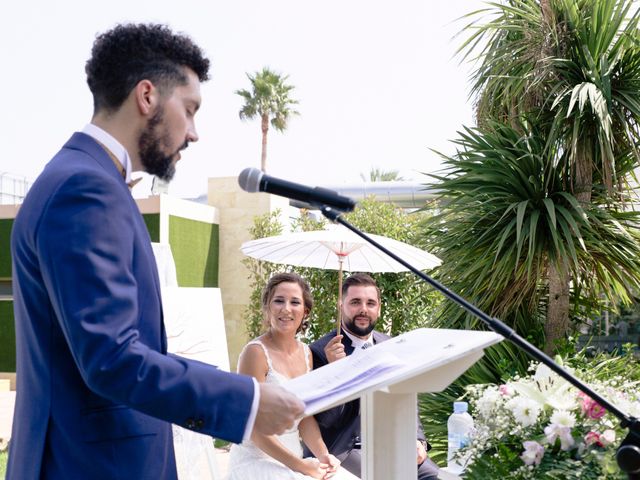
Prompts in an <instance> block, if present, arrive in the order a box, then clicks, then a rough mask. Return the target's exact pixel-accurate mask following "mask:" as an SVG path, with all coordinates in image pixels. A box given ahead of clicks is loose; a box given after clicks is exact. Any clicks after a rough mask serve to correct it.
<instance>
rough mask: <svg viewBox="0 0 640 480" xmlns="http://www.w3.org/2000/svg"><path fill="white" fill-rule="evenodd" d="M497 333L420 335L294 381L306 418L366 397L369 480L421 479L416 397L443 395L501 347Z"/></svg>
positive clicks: (385, 344) (364, 443)
mask: <svg viewBox="0 0 640 480" xmlns="http://www.w3.org/2000/svg"><path fill="white" fill-rule="evenodd" d="M502 339H503V337H502V336H500V335H498V334H496V333H493V332H476V331H469V330H445V329H426V328H423V329H418V330H414V331H411V332H408V333H405V334H402V335H399V336H398V337H395V338H392V339H390V340H388V341H386V342H383V343H380V344H377V345H376V346H375V347H374V348H369V349H366V350H360V351H356V352H354V353H353V354H352V355H350V356H349V357H347V358H345V359H343V360H340V361H338V362H334V363H332V364H329V365H327V366H325V367H322V368H320V369H318V370H314V371H313V372H310V373H308V374H307V375H303V376H302V377H298V378H295V379H293V380H290V381H289V382H287V384H286V385H285V387H286V388H288V389H289V390H291V391H292V392H294V393H295V394H296V395H298V396H299V397H300V398H301V399H302V400H304V401H305V403H306V406H307V408H306V410H305V413H306V414H307V415H312V414H314V413H317V412H320V411H322V410H326V409H328V408H330V407H333V406H335V405H339V404H342V403H345V402H348V401H350V400H353V399H355V398H358V397H360V399H361V400H360V410H361V421H362V432H361V433H362V448H363V451H362V462H363V464H362V478H363V480H389V479H394V480H404V479H410V480H414V479H415V478H416V415H417V394H418V393H423V392H439V391H442V390H444V389H445V388H446V387H447V386H448V385H449V384H450V383H451V382H453V381H454V380H455V379H456V378H458V377H459V376H460V375H461V374H462V373H463V372H464V371H465V370H467V369H468V368H469V367H470V366H471V365H473V364H474V363H475V362H476V361H477V360H478V359H479V358H480V357H482V355H483V352H484V349H485V348H487V347H489V346H491V345H493V344H495V343H497V342H499V341H501V340H502Z"/></svg>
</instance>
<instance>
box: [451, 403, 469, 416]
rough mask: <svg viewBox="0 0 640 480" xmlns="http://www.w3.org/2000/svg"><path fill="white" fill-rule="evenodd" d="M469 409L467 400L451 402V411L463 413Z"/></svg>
mask: <svg viewBox="0 0 640 480" xmlns="http://www.w3.org/2000/svg"><path fill="white" fill-rule="evenodd" d="M467 410H469V404H468V403H467V402H453V413H465V412H466V411H467Z"/></svg>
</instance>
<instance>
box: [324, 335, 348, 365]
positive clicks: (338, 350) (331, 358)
mask: <svg viewBox="0 0 640 480" xmlns="http://www.w3.org/2000/svg"><path fill="white" fill-rule="evenodd" d="M324 354H325V355H326V357H327V362H329V363H333V362H335V361H336V360H340V359H341V358H344V357H346V356H347V354H346V353H345V351H344V345H343V344H342V335H336V336H335V337H333V338H332V339H331V340H330V341H329V343H327V345H326V346H325V347H324Z"/></svg>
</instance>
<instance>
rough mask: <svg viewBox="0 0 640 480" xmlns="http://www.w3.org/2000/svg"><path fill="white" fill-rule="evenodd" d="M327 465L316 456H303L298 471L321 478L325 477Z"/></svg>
mask: <svg viewBox="0 0 640 480" xmlns="http://www.w3.org/2000/svg"><path fill="white" fill-rule="evenodd" d="M328 467H329V465H327V464H326V463H321V462H320V460H318V459H317V458H312V457H311V458H303V459H302V468H301V469H300V472H301V473H304V474H305V475H308V476H310V477H313V478H317V479H320V480H322V479H323V478H326V474H327V468H328Z"/></svg>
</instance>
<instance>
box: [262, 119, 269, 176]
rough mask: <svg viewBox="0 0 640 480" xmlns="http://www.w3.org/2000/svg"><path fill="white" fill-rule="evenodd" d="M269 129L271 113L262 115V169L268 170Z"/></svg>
mask: <svg viewBox="0 0 640 480" xmlns="http://www.w3.org/2000/svg"><path fill="white" fill-rule="evenodd" d="M268 131H269V115H262V155H261V157H260V170H262V171H263V172H264V173H266V172H267V132H268Z"/></svg>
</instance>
